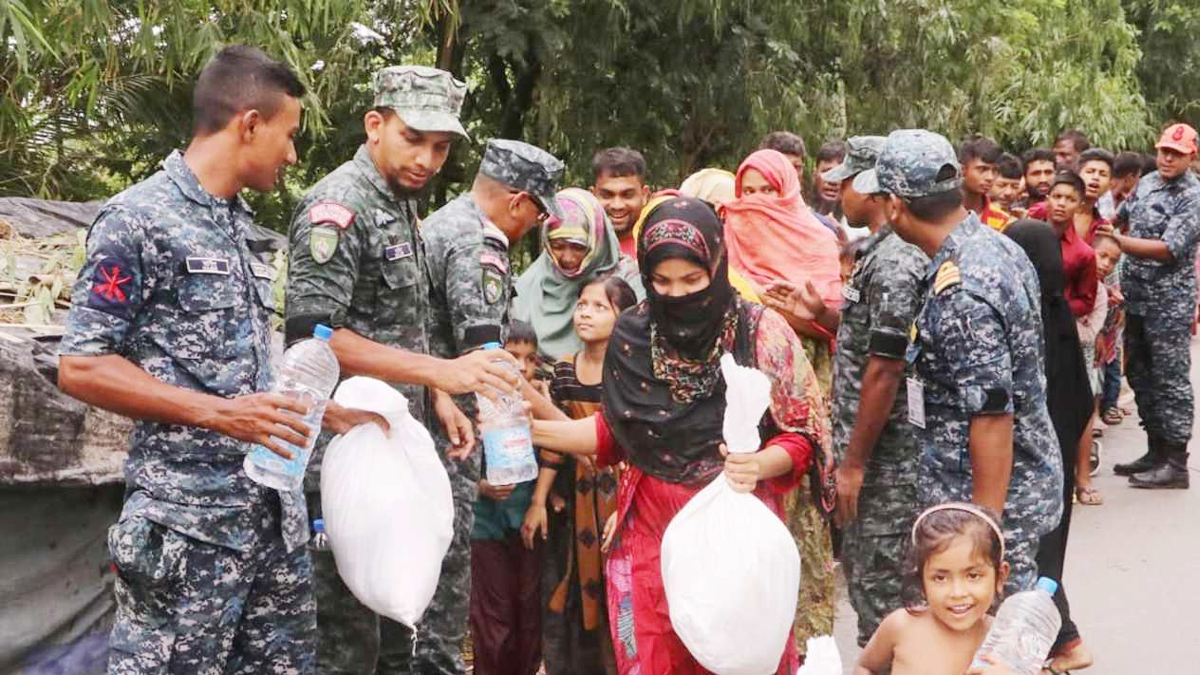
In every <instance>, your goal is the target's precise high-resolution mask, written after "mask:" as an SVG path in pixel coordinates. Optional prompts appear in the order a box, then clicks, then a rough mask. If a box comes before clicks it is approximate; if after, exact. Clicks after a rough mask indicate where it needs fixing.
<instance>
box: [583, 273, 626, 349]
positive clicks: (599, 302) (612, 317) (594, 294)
mask: <svg viewBox="0 0 1200 675" xmlns="http://www.w3.org/2000/svg"><path fill="white" fill-rule="evenodd" d="M574 321H575V334H576V335H578V336H579V339H580V340H583V341H584V342H585V343H595V342H603V341H605V340H607V339H608V338H609V336H611V335H612V331H613V325H614V324H616V322H617V313H616V311H615V310H614V309H613V306H612V303H610V302H609V301H608V296H607V295H605V293H604V284H588V285H587V286H584V287H583V292H582V293H580V294H579V302H577V303H575V316H574Z"/></svg>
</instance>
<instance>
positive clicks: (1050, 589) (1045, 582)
mask: <svg viewBox="0 0 1200 675" xmlns="http://www.w3.org/2000/svg"><path fill="white" fill-rule="evenodd" d="M1035 587H1036V588H1037V589H1038V590H1039V591H1046V593H1047V594H1048V595H1054V594H1055V593H1057V592H1058V582H1057V581H1055V580H1053V579H1051V578H1050V577H1038V580H1037V584H1036V586H1035Z"/></svg>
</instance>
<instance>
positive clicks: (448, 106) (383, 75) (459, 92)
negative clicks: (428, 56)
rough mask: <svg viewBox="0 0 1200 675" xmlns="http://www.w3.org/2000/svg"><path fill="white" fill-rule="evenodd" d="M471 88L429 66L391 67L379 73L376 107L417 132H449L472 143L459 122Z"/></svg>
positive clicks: (377, 74) (376, 82)
mask: <svg viewBox="0 0 1200 675" xmlns="http://www.w3.org/2000/svg"><path fill="white" fill-rule="evenodd" d="M466 95H467V85H466V83H464V82H460V81H459V80H456V79H454V76H453V75H451V74H450V73H448V72H446V71H444V70H439V69H437V68H430V67H428V66H389V67H387V68H384V69H382V70H380V71H379V72H377V73H375V107H377V108H379V107H386V108H391V109H392V110H395V111H396V114H397V115H399V116H400V119H401V120H403V121H404V123H405V124H407V125H408V126H410V127H412V128H413V129H416V130H417V131H446V132H450V133H454V134H458V135H459V136H462V137H463V138H466V139H468V140H469V139H470V136H468V135H467V130H466V129H464V128H463V125H462V122H461V121H459V119H458V116H459V113H460V112H462V106H463V100H464V99H465V98H466Z"/></svg>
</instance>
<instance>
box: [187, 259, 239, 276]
mask: <svg viewBox="0 0 1200 675" xmlns="http://www.w3.org/2000/svg"><path fill="white" fill-rule="evenodd" d="M187 271H188V274H229V259H228V258H200V257H191V256H189V257H188V258H187Z"/></svg>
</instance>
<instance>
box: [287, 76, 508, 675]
mask: <svg viewBox="0 0 1200 675" xmlns="http://www.w3.org/2000/svg"><path fill="white" fill-rule="evenodd" d="M465 92H466V87H465V85H464V84H463V83H462V82H459V81H457V80H455V79H454V78H453V77H451V76H450V74H449V73H446V72H444V71H441V70H437V69H435V68H426V67H421V66H398V67H389V68H384V69H383V70H381V71H379V72H378V73H377V74H376V76H375V107H374V108H373V109H372V110H371V111H369V112H368V113H367V114H366V115H365V117H364V126H365V127H366V131H367V141H366V142H365V143H364V144H363V145H362V146H361V147H359V149H358V151H357V152H356V153H355V155H354V158H353V159H352V160H350V161H348V162H346V163H345V164H343V165H341V166H340V167H338V168H337V169H336V170H334V171H333V172H332V173H330V174H329V175H328V176H326V177H325V178H324V179H322V180H321V181H320V182H318V183H317V184H316V185H315V186H313V188H312V189H311V190H309V192H308V193H307V194H306V195H305V196H304V199H303V200H302V201H301V202H300V204H299V205H298V207H297V209H296V212H295V216H294V218H293V220H292V226H291V232H290V246H291V248H290V252H291V257H290V266H289V277H288V296H287V322H286V331H287V338H288V340H289V342H290V341H293V340H297V339H301V338H305V337H308V336H309V335H310V334H311V333H312V327H313V326H314V325H315V324H318V323H323V324H327V325H330V326H332V327H334V328H335V329H336V330H335V333H334V338H333V340H332V341H331V346H332V347H333V349H334V352H335V353H336V354H337V356H338V360H339V363H340V365H341V369H342V374H343V376H349V375H368V376H371V377H375V378H378V379H380V380H384V381H386V382H391V383H393V385H394V386H395V387H396V389H397V390H399V391H400V392H401V393H402V394H404V396H405V397H406V398H407V399H408V402H409V411H410V412H411V413H412V415H413V417H414V418H416V419H418V420H423V419H425V417H426V414H427V412H429V413H433V412H434V411H436V414H431V415H430V417H431V418H436V420H439V421H440V422H441V423H444V424H447V425H448V426H449V427H450V428H451V430H452V432H453V434H454V438H455V443H453V445H454V446H455V450H456V452H458V453H463V452H469V451H470V449H471V443H472V438H473V434H472V431H471V425H470V421H469V420H468V419H467V418H466V417H465V416H463V415H462V413H461V412H460V411H459V410H457V409H456V408H455V407H454V405H453V402H452V401H451V400H450V399H449V397H448V396H447V395H446V394H444V393H441V391H438V390H437V389H433V390H430V391H431V393H430V394H429V395H428V396H429V397H428V398H427V393H426V387H436V388H440V389H444V390H448V391H452V392H454V393H462V392H469V391H474V390H478V389H482V388H483V387H484V386H485V385H486V384H487V383H488V382H489V381H490V382H492V383H493V384H494V383H496V382H499V379H497V377H496V375H493V374H492V373H496V374H500V373H499V371H498V370H496V369H495V366H494V364H491V363H489V362H487V360H486V359H483V358H480V357H482V356H483V355H476V356H473V357H471V358H469V359H467V360H463V361H461V362H459V363H455V364H449V363H447V362H446V361H443V360H441V359H437V358H433V357H430V356H428V352H429V340H428V334H427V328H426V322H427V321H428V316H427V314H428V310H429V286H428V280H427V277H426V275H425V249H424V246H423V244H422V241H421V230H420V228H419V227H418V225H419V222H418V218H417V211H416V204H415V202H414V200H413V197H414V196H415V195H416V194H417V193H418V192H419V191H420V190H421V189H422V188H423V187H424V186H425V184H426V182H427V181H428V180H429V179H430V178H432V177H433V175H434V174H436V173H437V172H438V171H439V170H440V169H441V167H442V164H443V163H444V162H445V160H446V155H447V153H448V152H449V148H450V143H451V141H452V139H453V138H454V137H455V136H461V137H466V132H465V131H464V130H463V127H462V124H461V123H460V122H459V119H458V114H459V111H460V109H461V107H462V102H463V96H464V94H465ZM328 441H329V437H328V436H327V435H326V436H322V438H321V439H320V441H319V442H318V445H317V449H316V456H315V457H314V458H313V461H312V463H311V464H310V471H309V474H308V476H307V477H306V489H307V490H308V491H309V498H308V501H309V510H310V513H311V515H312V516H313V517H314V518H315V517H317V516H318V515H319V514H320V512H321V503H320V495H319V493H318V492H317V490H318V489H319V486H320V463H321V458H322V456H323V454H324V448H325V445H326V444H327V443H328ZM331 535H332V536H336V533H331ZM313 564H314V568H315V580H316V595H317V612H318V614H317V624H318V630H319V632H320V639H319V646H318V652H317V655H318V670H319V672H320V673H322V675H329V674H334V673H346V674H351V673H353V674H356V675H357V674H358V673H371V672H378V673H381V674H387V675H391V674H393V673H407V672H409V662H410V660H411V656H412V645H413V638H412V632H411V631H410V630H409V629H408V628H406V627H404V626H402V625H400V624H398V623H396V622H394V621H391V620H389V619H386V618H382V617H378V616H377V615H375V613H374V612H372V611H371V610H370V609H368V608H367V607H365V606H363V605H362V604H361V603H359V602H358V600H357V599H355V598H354V596H353V595H352V594H351V593H350V591H349V589H348V588H347V587H346V585H345V584H344V583H343V582H342V580H341V578H340V577H339V576H338V573H337V566H336V564H335V563H334V559H333V556H332V554H331V552H329V551H320V552H317V553H316V554H315V555H314V561H313Z"/></svg>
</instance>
